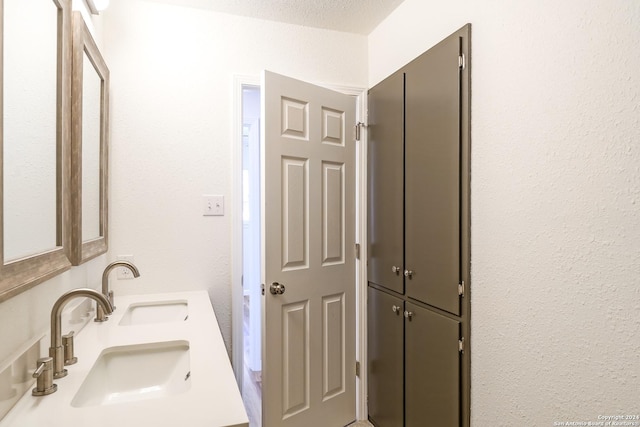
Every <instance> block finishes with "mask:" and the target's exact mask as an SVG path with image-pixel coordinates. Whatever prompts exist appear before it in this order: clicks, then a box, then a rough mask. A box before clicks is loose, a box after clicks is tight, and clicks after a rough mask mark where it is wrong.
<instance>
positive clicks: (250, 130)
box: [242, 84, 262, 427]
mask: <svg viewBox="0 0 640 427" xmlns="http://www.w3.org/2000/svg"><path fill="white" fill-rule="evenodd" d="M260 247H261V246H260V86H255V85H245V84H243V85H242V313H243V315H242V331H243V334H242V335H243V347H244V354H243V359H244V363H243V375H242V377H243V381H242V399H243V401H244V404H245V408H246V410H247V414H248V416H249V424H250V426H251V427H261V425H262V355H261V352H262V341H261V332H262V325H261V323H262V313H261V309H262V307H261V304H262V301H261V284H260Z"/></svg>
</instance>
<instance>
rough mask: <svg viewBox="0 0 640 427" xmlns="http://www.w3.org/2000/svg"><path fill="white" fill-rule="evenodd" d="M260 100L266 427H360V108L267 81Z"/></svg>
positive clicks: (287, 82) (349, 100) (319, 91)
mask: <svg viewBox="0 0 640 427" xmlns="http://www.w3.org/2000/svg"><path fill="white" fill-rule="evenodd" d="M262 90H263V94H262V102H263V104H262V117H263V118H264V120H263V132H264V133H263V138H262V141H263V144H264V146H263V149H262V153H263V164H262V173H263V179H262V183H263V184H262V185H263V191H262V203H263V209H262V212H263V217H262V220H263V224H262V225H263V227H262V229H263V230H264V231H263V233H264V234H263V235H264V238H263V246H264V247H263V250H262V254H263V263H262V266H263V267H262V268H263V273H262V280H263V283H264V284H265V295H264V297H263V301H264V309H263V313H264V322H263V328H264V331H263V337H264V339H263V355H262V360H263V372H262V374H263V377H262V381H263V427H280V426H291V427H299V426H305V427H314V426H318V427H339V426H344V425H347V424H349V423H350V422H352V421H354V420H355V260H354V255H353V248H354V243H355V142H354V140H353V125H354V124H355V99H354V97H351V96H348V95H344V94H341V93H337V92H334V91H331V90H328V89H325V88H321V87H318V86H314V85H311V84H308V83H305V82H302V81H299V80H294V79H291V78H288V77H284V76H281V75H278V74H275V73H271V72H268V71H265V72H264V74H263V79H262ZM274 283H277V284H280V285H282V286H284V293H281V294H272V293H271V292H270V290H271V288H274V290H275V289H277V287H276V286H275V285H273V284H274ZM272 285H273V286H272Z"/></svg>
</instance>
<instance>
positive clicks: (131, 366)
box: [71, 300, 191, 408]
mask: <svg viewBox="0 0 640 427" xmlns="http://www.w3.org/2000/svg"><path fill="white" fill-rule="evenodd" d="M188 316H189V315H188V303H187V301H186V300H181V301H159V302H140V303H133V304H131V305H129V307H128V308H127V310H126V311H125V313H124V315H123V316H122V319H121V320H120V322H119V323H118V325H120V326H136V325H153V324H157V325H160V324H164V323H172V322H180V321H182V322H184V321H186V320H187V318H188ZM190 376H191V371H190V364H189V342H188V341H184V340H178V341H165V342H155V343H147V344H133V345H124V346H115V347H109V348H106V349H104V350H102V352H101V353H100V356H98V359H97V360H96V362H95V363H94V365H93V367H92V368H91V370H90V371H89V374H88V375H87V377H86V379H85V380H84V382H83V383H82V386H81V387H80V389H79V390H78V393H77V394H76V395H75V397H74V398H73V400H72V401H71V406H73V407H77V408H78V407H83V406H96V405H111V404H117V403H125V402H133V401H136V400H143V399H154V398H159V397H164V396H168V395H171V394H176V393H182V392H185V391H186V390H188V389H189V385H190V382H189V378H190Z"/></svg>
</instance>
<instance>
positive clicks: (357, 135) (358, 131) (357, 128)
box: [355, 122, 364, 141]
mask: <svg viewBox="0 0 640 427" xmlns="http://www.w3.org/2000/svg"><path fill="white" fill-rule="evenodd" d="M363 126H364V123H362V122H358V123H356V125H355V131H356V141H360V136H361V133H362V132H361V130H362V127H363Z"/></svg>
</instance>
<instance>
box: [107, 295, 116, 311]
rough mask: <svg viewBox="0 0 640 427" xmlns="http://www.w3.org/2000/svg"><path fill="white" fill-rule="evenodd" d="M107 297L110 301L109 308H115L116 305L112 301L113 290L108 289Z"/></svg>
mask: <svg viewBox="0 0 640 427" xmlns="http://www.w3.org/2000/svg"><path fill="white" fill-rule="evenodd" d="M107 299H108V300H109V302H110V303H111V309H112V310H115V309H116V305H115V304H114V302H113V291H109V292H107Z"/></svg>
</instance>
